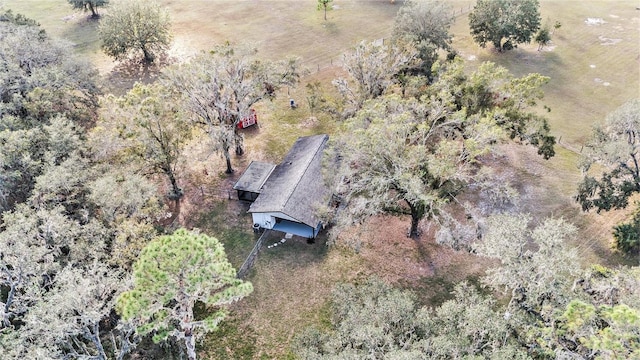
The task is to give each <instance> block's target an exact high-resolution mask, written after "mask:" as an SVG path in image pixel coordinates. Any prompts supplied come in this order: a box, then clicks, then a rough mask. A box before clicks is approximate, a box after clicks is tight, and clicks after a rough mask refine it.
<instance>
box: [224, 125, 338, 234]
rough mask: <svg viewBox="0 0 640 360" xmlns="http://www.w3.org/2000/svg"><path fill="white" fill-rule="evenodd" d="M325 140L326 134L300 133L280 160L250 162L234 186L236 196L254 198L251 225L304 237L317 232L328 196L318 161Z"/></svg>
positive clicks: (251, 199) (243, 198)
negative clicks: (322, 207)
mask: <svg viewBox="0 0 640 360" xmlns="http://www.w3.org/2000/svg"><path fill="white" fill-rule="evenodd" d="M328 140H329V136H328V135H314V136H306V137H301V138H299V139H298V140H296V142H295V143H294V144H293V147H292V148H291V150H289V152H288V153H287V155H286V156H285V157H284V160H283V161H282V162H281V163H280V164H278V165H276V166H273V165H271V164H268V163H260V162H252V163H251V164H249V167H247V170H246V171H245V172H244V173H243V174H242V176H241V177H240V179H238V182H236V184H235V185H234V187H233V188H234V189H236V190H237V191H238V198H240V199H242V200H247V201H253V203H252V204H251V206H250V207H249V212H250V213H251V216H252V218H253V223H254V227H260V228H264V229H273V230H278V231H282V232H285V233H290V234H294V235H298V236H302V237H306V238H315V237H316V235H318V232H319V231H320V228H321V226H322V222H321V221H320V218H319V216H318V210H319V208H320V207H321V206H322V205H326V204H327V203H328V199H329V191H328V189H327V187H326V186H325V184H324V181H323V178H322V163H321V160H322V153H323V151H324V148H325V146H326V144H327V141H328ZM272 166H273V167H272Z"/></svg>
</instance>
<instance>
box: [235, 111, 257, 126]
mask: <svg viewBox="0 0 640 360" xmlns="http://www.w3.org/2000/svg"><path fill="white" fill-rule="evenodd" d="M257 123H258V114H256V111H255V110H254V109H251V111H250V112H249V116H247V117H245V118H242V120H240V121H238V129H245V128H248V127H249V126H252V125H255V124H257Z"/></svg>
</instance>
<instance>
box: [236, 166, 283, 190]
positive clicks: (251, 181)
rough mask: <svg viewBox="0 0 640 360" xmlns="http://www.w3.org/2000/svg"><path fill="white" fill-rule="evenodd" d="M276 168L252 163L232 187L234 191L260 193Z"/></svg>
mask: <svg viewBox="0 0 640 360" xmlns="http://www.w3.org/2000/svg"><path fill="white" fill-rule="evenodd" d="M275 167H276V166H275V165H273V164H270V163H266V162H262V161H252V162H251V163H250V164H249V166H247V169H246V170H245V171H244V173H243V174H242V176H240V178H239V179H238V181H236V183H235V184H234V185H233V189H234V190H240V191H249V192H254V193H260V190H261V189H262V185H264V183H265V181H267V179H268V178H269V175H271V172H272V171H273V169H274V168H275Z"/></svg>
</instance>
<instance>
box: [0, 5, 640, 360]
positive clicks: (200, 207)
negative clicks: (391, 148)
mask: <svg viewBox="0 0 640 360" xmlns="http://www.w3.org/2000/svg"><path fill="white" fill-rule="evenodd" d="M112 1H115V0H112ZM161 3H162V4H163V5H165V6H166V7H167V9H168V10H169V12H170V15H171V18H172V23H173V28H172V31H173V33H174V43H173V47H172V49H171V52H170V55H171V58H172V61H182V60H184V59H187V58H188V57H189V56H190V55H192V54H194V53H196V52H198V51H201V50H207V49H209V48H210V47H211V46H212V45H214V44H216V43H219V42H222V41H226V40H229V41H232V42H242V43H252V44H254V45H255V46H256V47H257V48H258V49H259V54H261V55H262V56H264V57H265V58H269V59H282V58H284V57H286V56H289V55H295V56H300V57H301V58H302V62H303V63H304V65H305V66H306V67H308V68H309V70H310V75H308V76H307V77H305V78H304V79H303V84H302V85H304V83H306V82H309V81H314V80H318V81H321V82H323V84H324V86H325V88H327V89H329V88H330V84H329V81H330V80H331V79H333V78H335V77H337V76H339V75H340V69H339V67H338V66H337V65H338V64H339V59H340V54H341V53H342V52H343V51H344V50H346V49H348V48H349V47H351V46H353V45H354V44H356V43H357V42H358V41H360V40H373V39H379V38H386V37H389V35H390V33H391V28H392V24H393V17H394V15H395V12H396V11H397V9H398V7H399V6H400V3H401V2H400V1H396V3H395V4H391V3H390V2H389V1H388V0H371V1H364V0H363V1H356V0H351V1H348V0H344V1H342V0H334V5H335V7H336V9H334V10H332V11H330V12H329V13H328V20H327V21H324V20H323V18H322V12H321V11H317V10H316V7H315V4H316V1H314V0H304V1H302V0H239V1H228V0H212V1H204V0H164V1H161ZM450 3H451V4H452V6H453V8H454V9H455V10H456V11H457V12H460V11H463V14H462V15H460V16H458V17H457V21H456V23H455V25H454V27H453V29H452V32H453V34H454V35H455V39H454V47H455V48H456V49H457V50H458V52H459V53H460V55H461V56H462V57H463V58H464V59H466V61H467V63H468V64H469V65H470V66H471V67H473V66H477V64H480V63H481V62H482V61H493V62H496V63H498V64H500V65H503V66H505V67H507V68H508V69H509V70H510V71H511V72H513V73H514V74H516V75H523V74H526V73H529V72H539V73H541V74H543V75H547V76H549V77H550V78H551V80H550V82H549V84H548V85H547V86H546V88H545V93H546V98H545V99H544V100H543V101H542V103H543V104H545V105H548V106H549V107H550V108H551V112H550V113H548V114H547V116H548V118H549V119H550V123H551V126H552V131H553V133H554V135H556V136H557V138H558V139H559V140H560V145H559V146H558V147H557V149H556V152H557V155H556V156H555V157H554V158H553V159H551V160H549V161H545V160H542V159H541V158H540V157H539V156H537V155H536V154H535V151H533V149H531V148H527V147H521V146H504V147H503V148H502V149H501V151H500V156H497V157H496V158H495V159H494V161H495V162H496V164H497V165H498V166H500V167H501V168H502V169H503V172H504V176H505V177H506V178H507V179H509V180H510V181H512V182H514V183H515V184H516V185H517V187H518V188H519V189H520V190H521V192H522V202H521V205H520V207H521V210H522V211H526V212H530V213H532V214H534V216H535V217H537V218H540V217H543V216H555V217H564V218H565V219H568V220H569V221H571V222H573V223H574V224H576V225H577V226H578V227H579V229H580V231H579V236H578V238H576V239H574V240H572V241H573V243H574V245H575V246H576V247H577V249H578V251H579V253H580V255H581V257H582V258H583V259H585V262H586V263H589V262H599V263H603V264H608V265H614V264H617V263H620V262H623V263H624V262H627V263H629V262H635V263H637V259H635V260H634V259H626V258H624V257H621V256H620V255H618V254H616V253H614V252H612V251H611V249H610V229H611V226H612V225H613V224H615V223H617V222H618V221H620V220H622V219H623V218H624V215H625V214H624V212H613V213H607V214H601V215H596V214H584V213H582V212H580V210H579V208H578V207H577V205H576V204H575V203H574V202H573V201H572V196H573V194H574V192H575V187H576V184H577V182H578V181H579V179H580V176H581V175H580V172H579V170H578V168H577V163H578V161H579V158H580V151H581V146H582V144H583V143H584V141H585V139H586V136H587V135H588V134H589V132H590V128H591V126H592V124H594V123H595V122H597V121H601V120H602V119H603V118H604V116H605V115H606V114H607V113H609V112H610V111H612V110H613V109H615V108H616V107H618V106H619V105H620V104H622V103H624V102H625V101H627V100H628V99H630V98H633V97H637V96H639V94H640V11H638V10H636V6H637V5H638V3H637V1H618V0H610V1H607V0H602V1H594V0H590V1H577V0H550V1H547V0H541V11H542V18H543V21H549V22H550V24H551V25H553V24H554V23H555V22H556V21H559V22H560V23H561V24H562V26H561V28H560V29H558V30H557V31H555V33H554V34H553V35H552V43H551V44H550V46H548V47H546V48H545V49H543V51H537V45H534V44H531V45H523V46H520V47H519V48H518V49H515V50H513V51H510V52H507V53H504V54H498V53H496V52H495V51H494V50H492V49H490V48H487V49H481V48H479V47H478V46H477V45H475V44H474V43H473V41H472V39H471V37H470V35H469V28H468V22H467V17H466V13H464V12H465V11H467V9H468V7H469V4H472V3H473V1H451V2H450ZM0 6H2V8H4V9H7V8H11V9H13V10H14V11H15V12H20V13H23V14H25V15H27V16H29V17H31V18H34V19H36V20H37V21H39V22H40V23H41V24H42V26H43V27H44V28H45V29H46V30H47V31H48V32H49V33H50V34H52V35H54V36H61V37H65V38H67V39H69V40H70V41H71V42H72V43H74V44H75V46H76V48H77V50H78V53H79V54H81V55H82V56H86V57H87V58H89V59H91V61H92V62H93V63H94V64H96V66H97V67H98V68H99V69H100V72H101V74H102V76H104V78H105V79H106V80H105V81H110V82H111V84H112V85H109V87H108V88H114V87H115V88H118V87H123V86H125V87H126V86H128V85H130V84H131V83H132V82H133V81H135V80H143V79H144V78H145V77H144V76H141V75H140V74H136V73H135V72H133V73H132V72H127V71H124V70H123V69H122V68H121V67H119V66H118V65H117V64H114V63H113V62H112V61H111V60H110V59H108V58H107V57H105V56H104V55H103V54H101V53H100V49H99V43H98V41H97V35H96V27H97V25H96V22H95V21H92V20H88V19H87V17H86V15H85V14H82V13H79V12H74V11H73V10H72V9H71V8H70V6H68V4H67V2H66V0H0ZM103 11H104V12H106V11H108V10H107V9H105V10H103ZM114 84H115V85H114ZM121 90H122V89H121ZM289 96H291V97H294V98H295V99H296V100H297V101H298V102H299V103H301V104H302V105H303V106H301V107H300V108H298V109H297V110H295V111H292V110H290V109H289V108H288V106H287V104H288V101H287V100H288V98H289ZM304 97H305V91H304V86H300V87H298V88H296V89H288V93H286V94H285V93H283V94H281V96H280V97H279V98H278V99H277V100H275V101H274V102H268V103H264V104H261V105H260V107H259V109H258V110H259V114H260V121H261V126H260V128H259V129H252V130H251V131H248V132H247V133H246V134H245V135H246V143H247V146H248V149H249V151H248V153H247V155H245V157H243V158H242V159H235V160H234V166H235V167H236V168H237V169H240V170H241V169H242V168H243V167H244V166H246V165H247V164H248V162H249V161H250V160H252V159H256V160H269V161H273V162H278V161H279V160H280V159H281V157H282V155H283V154H284V153H285V152H286V151H287V149H288V148H289V146H290V145H291V144H292V143H293V141H294V140H295V139H296V138H297V137H298V136H303V135H309V134H314V133H322V132H327V133H332V132H333V131H335V128H336V126H335V124H334V123H333V121H332V120H331V119H330V118H328V117H327V116H324V115H318V114H316V118H311V114H310V113H309V111H308V109H307V108H306V106H304ZM541 111H542V107H541ZM195 148H196V147H194V149H195ZM194 153H197V156H196V155H194V156H193V157H192V158H191V162H190V171H189V175H188V176H187V179H186V180H188V184H189V186H188V189H187V201H186V203H185V204H184V206H183V209H182V210H183V213H184V214H183V217H182V219H181V220H182V222H183V223H184V224H186V225H188V226H194V227H199V228H201V229H203V230H205V231H207V232H209V233H211V234H212V235H215V236H218V237H220V238H221V239H222V240H223V241H225V244H226V247H227V250H228V252H229V255H230V258H231V260H232V262H233V263H234V265H236V266H239V263H241V260H242V256H243V255H242V254H243V253H244V252H245V251H248V249H249V248H250V247H251V246H252V242H253V241H254V236H253V234H251V233H250V232H249V231H247V230H246V229H248V225H247V224H249V225H250V221H251V220H250V218H248V217H247V215H246V214H245V213H244V211H245V210H246V209H245V208H243V207H242V205H240V204H238V203H235V202H234V201H229V200H226V199H225V198H224V194H226V190H227V188H228V187H229V184H232V183H233V179H234V178H235V177H237V176H239V173H240V172H239V171H237V172H236V173H235V174H234V175H233V177H231V178H229V177H226V176H225V175H224V174H221V173H220V171H221V170H222V169H223V168H222V165H221V164H222V163H221V162H220V160H219V158H218V157H217V156H215V155H211V154H207V153H206V151H204V150H201V149H200V150H199V151H195V150H194ZM203 170H204V171H203ZM229 219H234V220H233V221H229ZM408 223H409V220H408V219H402V218H380V219H374V220H373V221H371V222H370V223H369V224H366V225H365V226H363V227H362V228H359V229H353V231H352V233H350V234H349V235H350V236H353V237H357V238H358V239H359V246H358V248H357V251H356V250H355V249H354V248H350V247H339V246H334V247H327V246H325V244H324V242H323V241H318V242H316V243H315V244H313V245H309V244H307V243H306V242H304V241H301V240H293V241H288V242H287V243H285V244H284V245H283V246H279V247H276V248H271V249H265V250H264V251H263V252H262V253H261V255H260V258H259V260H258V262H257V264H256V266H255V268H254V270H252V272H251V273H250V276H249V279H250V280H251V281H252V282H253V283H254V287H255V292H254V293H253V294H252V295H251V296H250V297H249V298H247V299H245V300H244V301H243V302H241V303H239V304H238V305H237V306H235V308H234V310H235V312H234V313H233V315H232V316H231V317H230V319H229V320H228V321H226V322H225V323H224V324H223V326H222V328H221V329H220V331H219V332H218V333H216V334H214V335H212V336H210V337H208V338H207V339H206V340H205V342H204V344H203V346H202V349H203V350H202V352H201V355H202V358H206V359H282V358H290V357H292V355H291V354H290V353H289V344H290V341H291V339H292V338H293V337H294V335H295V334H296V333H298V332H300V331H301V330H302V329H304V328H305V327H306V326H308V325H310V324H315V325H318V326H323V324H326V322H327V321H328V313H327V308H328V306H327V299H328V297H329V295H330V292H331V289H332V287H333V286H334V284H335V283H336V282H340V281H359V280H362V279H365V278H367V277H369V276H372V275H375V276H379V277H382V278H384V279H386V280H388V281H390V282H392V283H394V284H396V285H398V286H402V287H407V288H412V289H414V290H415V291H416V292H417V293H418V295H419V298H420V299H422V300H423V301H424V302H425V303H428V304H437V303H439V302H441V301H443V300H444V299H446V298H447V296H448V291H449V290H450V289H451V288H452V286H453V284H454V283H455V282H457V281H460V280H462V279H470V280H471V281H476V280H477V279H478V277H479V276H481V275H482V273H483V270H484V268H485V267H486V266H487V263H486V261H485V260H483V259H478V258H477V257H473V256H471V255H468V254H464V253H457V252H454V251H452V250H449V249H446V248H443V247H441V246H438V245H436V244H435V243H434V242H433V239H432V238H431V237H429V236H428V234H429V231H426V232H425V235H423V237H422V239H421V240H420V241H419V242H414V241H412V240H409V239H407V238H406V237H405V235H404V234H405V231H406V228H407V227H408ZM381 224H385V225H384V226H382V225H381ZM427 230H428V229H427ZM274 240H277V239H274Z"/></svg>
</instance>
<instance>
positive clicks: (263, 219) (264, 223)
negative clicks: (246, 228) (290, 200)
mask: <svg viewBox="0 0 640 360" xmlns="http://www.w3.org/2000/svg"><path fill="white" fill-rule="evenodd" d="M251 217H252V218H253V223H254V224H259V225H260V227H262V228H265V229H271V228H273V225H274V224H275V223H276V218H277V217H278V218H280V219H286V220H290V221H295V222H298V220H296V219H294V218H292V217H291V216H288V215H285V214H283V213H281V212H268V213H251Z"/></svg>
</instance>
